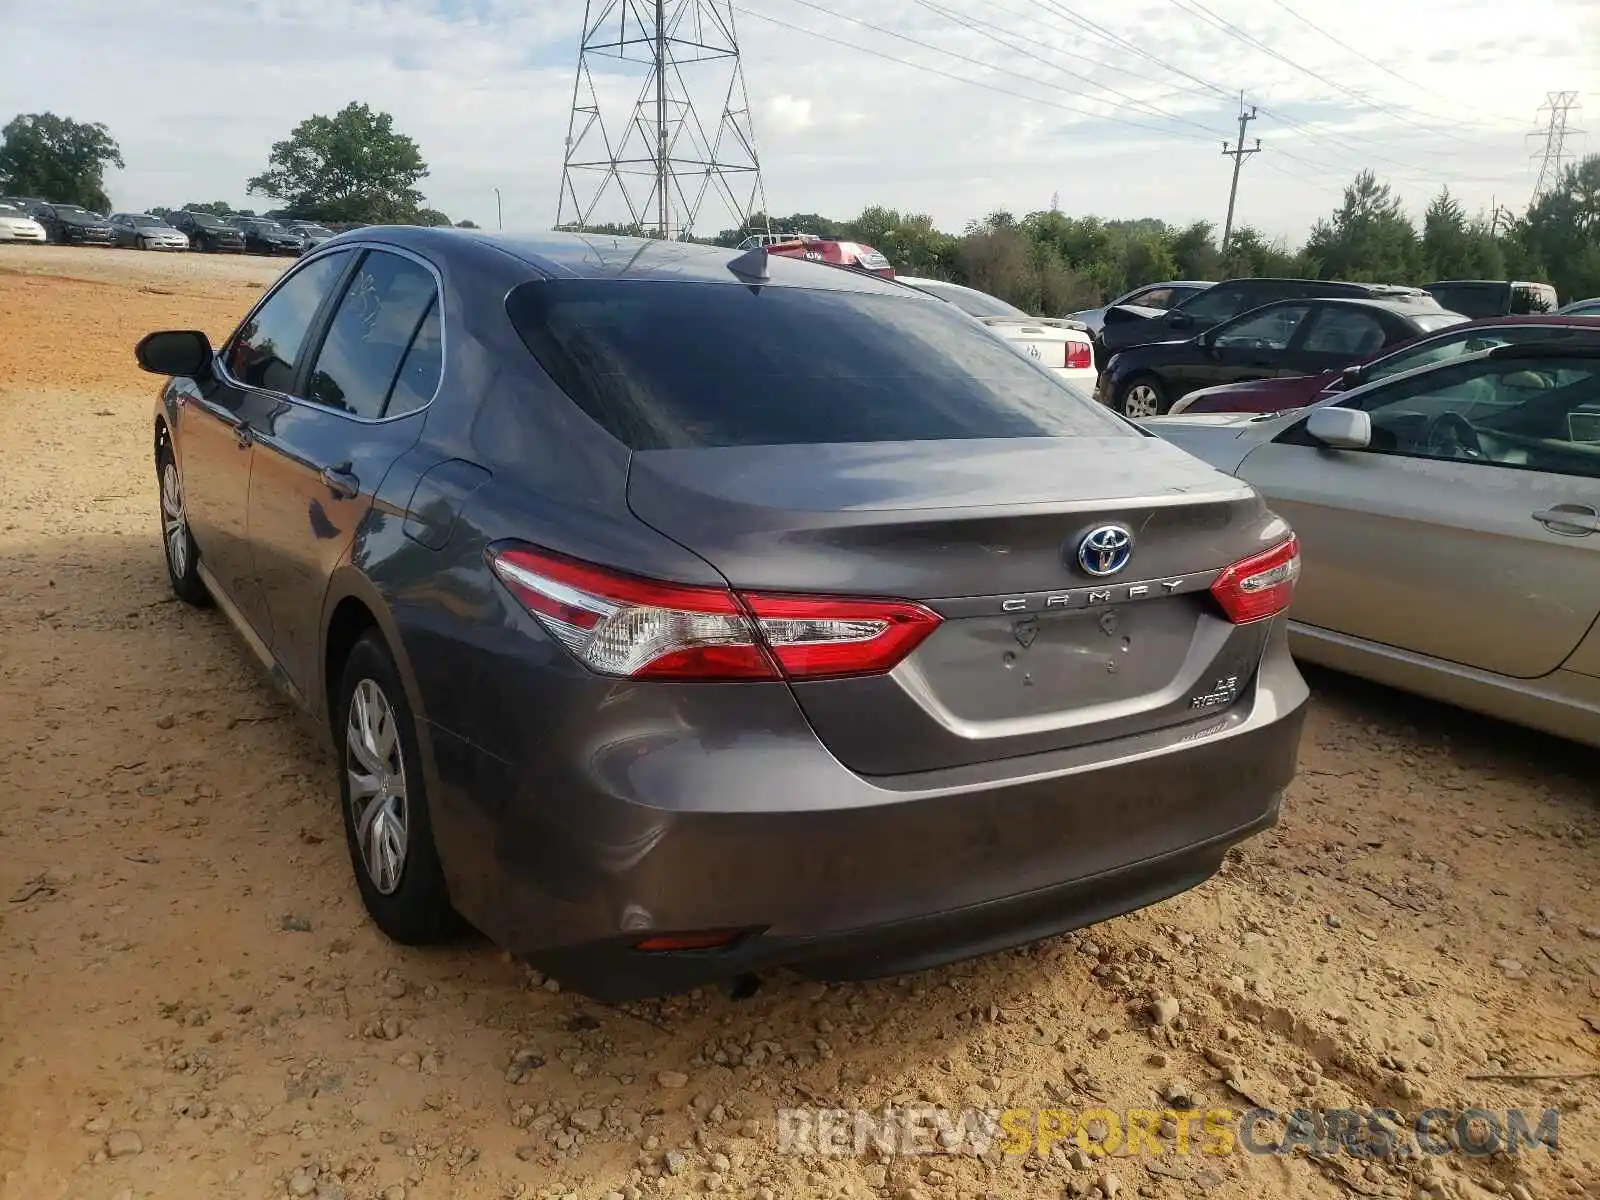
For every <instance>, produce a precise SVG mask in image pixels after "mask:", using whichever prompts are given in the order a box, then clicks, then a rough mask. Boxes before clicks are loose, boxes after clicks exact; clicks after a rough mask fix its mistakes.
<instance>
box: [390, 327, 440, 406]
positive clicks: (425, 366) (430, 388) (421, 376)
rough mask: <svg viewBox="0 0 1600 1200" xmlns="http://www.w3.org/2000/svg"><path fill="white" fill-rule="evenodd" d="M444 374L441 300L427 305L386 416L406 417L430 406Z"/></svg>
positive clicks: (401, 366)
mask: <svg viewBox="0 0 1600 1200" xmlns="http://www.w3.org/2000/svg"><path fill="white" fill-rule="evenodd" d="M443 374H444V341H443V336H442V334H441V332H440V327H439V302H438V301H437V300H435V301H434V302H433V303H432V304H430V305H428V312H427V315H426V316H424V317H423V318H422V324H420V325H418V326H417V332H416V336H415V337H413V338H412V339H411V348H410V349H408V350H407V351H406V356H405V358H403V359H401V360H400V370H399V371H398V372H397V373H396V375H395V378H394V386H393V387H392V388H391V389H390V391H389V403H388V405H387V406H386V407H385V408H384V410H383V415H384V416H386V417H398V416H403V415H404V414H406V413H408V412H415V411H416V410H417V409H419V408H422V407H424V406H425V405H427V403H428V402H429V401H430V400H432V399H433V394H434V392H436V391H438V390H439V379H440V377H441V376H442V375H443Z"/></svg>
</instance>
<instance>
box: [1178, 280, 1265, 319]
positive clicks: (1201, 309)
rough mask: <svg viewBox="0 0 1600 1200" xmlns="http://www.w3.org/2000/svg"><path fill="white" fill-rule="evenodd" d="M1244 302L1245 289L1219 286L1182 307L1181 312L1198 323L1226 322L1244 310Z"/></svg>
mask: <svg viewBox="0 0 1600 1200" xmlns="http://www.w3.org/2000/svg"><path fill="white" fill-rule="evenodd" d="M1244 300H1245V292H1244V289H1243V288H1237V287H1223V286H1221V285H1220V284H1219V285H1218V286H1217V287H1214V288H1212V289H1211V290H1210V291H1207V292H1202V293H1200V295H1198V296H1196V297H1195V298H1194V299H1193V300H1190V301H1189V302H1188V303H1187V304H1184V305H1182V307H1181V311H1182V312H1186V313H1188V314H1189V315H1190V316H1191V317H1193V318H1194V319H1195V320H1196V321H1211V322H1217V321H1226V320H1227V319H1228V318H1229V317H1231V316H1234V315H1236V314H1237V313H1239V312H1240V311H1242V310H1243V309H1244V307H1245V303H1244ZM1251 307H1254V305H1252V306H1251Z"/></svg>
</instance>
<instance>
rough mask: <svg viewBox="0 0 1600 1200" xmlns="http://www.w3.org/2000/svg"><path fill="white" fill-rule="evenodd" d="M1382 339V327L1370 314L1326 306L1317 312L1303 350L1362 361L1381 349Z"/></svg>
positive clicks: (1353, 309) (1330, 305)
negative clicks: (1360, 359)
mask: <svg viewBox="0 0 1600 1200" xmlns="http://www.w3.org/2000/svg"><path fill="white" fill-rule="evenodd" d="M1384 339H1385V335H1384V332H1383V325H1382V323H1381V322H1379V320H1378V318H1376V317H1375V316H1373V315H1372V314H1371V313H1369V312H1362V311H1361V310H1360V309H1359V308H1344V307H1342V306H1340V305H1334V304H1325V305H1323V306H1322V307H1321V308H1320V309H1319V310H1318V311H1317V315H1316V319H1315V320H1314V321H1313V322H1312V325H1311V329H1310V332H1308V333H1307V334H1306V340H1305V344H1304V346H1303V347H1302V349H1304V350H1306V351H1307V352H1308V353H1311V354H1338V355H1343V356H1345V357H1348V358H1365V357H1366V356H1367V355H1369V354H1376V353H1377V352H1378V351H1379V350H1381V349H1383V343H1384Z"/></svg>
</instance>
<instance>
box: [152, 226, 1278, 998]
mask: <svg viewBox="0 0 1600 1200" xmlns="http://www.w3.org/2000/svg"><path fill="white" fill-rule="evenodd" d="M138 357H139V361H140V363H141V364H142V365H143V366H144V367H145V368H146V369H147V370H150V371H153V372H155V373H157V374H160V375H164V376H169V377H170V379H169V380H168V381H167V382H166V383H165V385H164V386H163V387H162V389H161V393H160V396H159V400H158V403H157V404H156V406H155V411H154V416H153V422H152V428H151V436H152V443H151V444H152V450H153V454H154V462H155V469H156V475H157V478H158V481H159V497H160V509H161V517H162V522H163V531H164V543H165V547H166V561H167V568H168V571H169V573H170V575H171V581H172V586H173V589H174V591H175V592H176V593H177V594H178V596H180V597H181V598H183V599H184V600H186V601H189V602H191V603H194V604H205V603H210V602H215V604H216V605H217V606H218V607H219V608H220V609H221V610H222V612H223V613H224V614H225V615H226V616H227V617H228V619H229V620H230V621H231V622H232V623H233V624H234V625H235V626H237V628H238V630H239V632H240V634H241V635H242V637H243V639H244V640H245V642H246V643H247V644H248V645H249V646H250V648H251V649H252V650H253V651H254V652H255V653H256V654H257V655H258V656H259V657H260V658H261V660H262V661H263V663H264V664H265V665H266V667H267V668H268V670H269V671H270V672H271V674H272V676H273V677H274V679H275V680H276V681H277V682H278V684H279V685H280V686H281V687H282V688H283V689H284V690H285V691H286V692H287V693H288V694H289V695H290V696H292V697H293V698H294V699H295V700H296V701H297V702H298V703H299V704H300V705H302V706H303V707H304V708H305V709H306V710H307V711H308V712H309V713H310V714H311V715H312V716H313V717H314V718H315V719H316V720H317V722H318V723H319V724H320V725H321V726H322V727H323V728H325V729H326V731H327V734H328V735H329V737H330V738H331V741H332V744H333V746H334V748H335V750H336V752H337V755H338V763H339V787H340V792H341V798H342V808H343V812H344V822H345V831H346V834H347V837H348V841H349V847H350V861H351V864H352V866H353V868H354V873H355V878H356V883H357V886H358V887H359V889H360V893H361V897H362V900H363V901H364V902H365V905H366V907H367V910H368V912H369V913H370V914H371V916H372V919H373V920H374V921H375V922H376V923H377V925H378V926H379V927H380V928H381V929H383V931H384V932H385V933H387V934H388V935H389V936H390V937H392V938H394V939H396V940H398V941H400V942H403V943H408V944H417V943H424V942H430V941H435V940H438V939H441V938H444V937H447V936H448V935H449V934H450V933H451V932H452V931H453V930H454V929H455V928H456V926H457V923H458V921H459V920H462V919H464V920H466V921H468V922H470V923H471V924H472V925H474V926H476V927H478V928H479V929H481V930H482V931H483V932H485V933H486V934H488V935H489V936H490V937H491V938H493V939H494V940H495V941H497V942H498V943H499V944H500V945H502V946H503V947H505V948H506V949H508V950H510V951H512V952H513V953H516V954H519V955H524V956H527V957H528V958H530V959H532V960H533V961H534V962H536V963H538V964H540V965H541V966H543V967H544V968H545V969H547V970H549V971H551V972H552V973H554V974H555V975H556V976H557V977H558V978H561V979H563V980H565V981H566V982H568V983H569V984H570V985H572V986H574V987H576V988H578V989H580V990H583V991H586V992H588V993H589V994H591V995H593V996H596V997H599V998H602V999H618V998H625V997H631V996H639V995H647V994H655V993H661V992H665V991H671V990H675V989H679V988H684V987H688V986H693V985H695V984H698V983H701V982H705V981H710V980H715V979H719V978H725V977H731V976H736V975H741V974H744V973H746V972H750V971H754V970H759V969H762V968H766V967H774V966H779V965H788V966H793V967H796V968H798V969H800V970H803V971H805V972H807V973H809V974H812V975H816V976H821V977H826V978H862V977H869V976H875V975H884V974H892V973H897V972H901V971H906V970H911V969H916V968H921V967H926V966H930V965H933V964H936V963H941V962H946V961H950V960H953V959H957V958H961V957H965V956H969V955H975V954H980V953H983V952H987V951H991V950H995V949H999V948H1001V947H1006V946H1013V945H1018V944H1022V943H1025V942H1028V941H1032V940H1034V939H1037V938H1041V937H1045V936H1048V935H1050V934H1054V933H1058V932H1060V931H1062V930H1066V929H1070V928H1073V927H1076V926H1081V925H1083V924H1086V923H1088V922H1092V921H1098V920H1101V919H1103V918H1106V917H1109V916H1112V915H1114V914H1116V913H1121V912H1125V911H1128V910H1130V909H1134V908H1137V907H1139V906H1141V905H1145V904H1149V903H1152V902H1153V901H1156V900H1159V899H1161V898H1163V897H1165V896H1170V895H1172V894H1174V893H1176V892H1179V891H1182V890H1183V889H1185V888H1188V887H1190V886H1192V885H1194V884H1196V883H1198V882H1200V881H1201V880H1203V879H1205V878H1206V877H1207V876H1209V875H1210V874H1211V873H1212V872H1214V871H1215V870H1216V869H1217V867H1218V864H1219V863H1220V862H1221V860H1222V856H1223V853H1224V852H1225V851H1226V850H1227V848H1228V847H1229V846H1231V845H1233V844H1234V843H1236V842H1238V841H1240V840H1241V839H1243V838H1246V837H1248V836H1249V835H1251V834H1253V833H1255V832H1258V831H1260V830H1262V829H1265V828H1266V827H1268V826H1269V825H1271V824H1272V823H1273V821H1274V820H1275V819H1276V817H1277V813H1278V804H1279V798H1280V796H1281V795H1282V792H1283V789H1284V787H1285V786H1286V785H1287V784H1288V782H1289V780H1290V778H1291V776H1292V775H1293V773H1294V765H1295V754H1296V748H1297V743H1298V741H1299V737H1300V727H1301V722H1302V718H1303V712H1304V705H1305V701H1306V689H1305V686H1304V684H1303V682H1302V680H1301V678H1300V676H1299V675H1298V674H1297V672H1296V670H1295V667H1294V665H1293V663H1292V661H1291V660H1290V657H1289V654H1288V651H1287V648H1286V640H1285V617H1284V610H1285V608H1286V607H1287V606H1288V604H1289V600H1290V597H1291V594H1292V592H1293V589H1294V585H1295V580H1296V577H1297V574H1298V571H1299V557H1298V547H1297V543H1296V541H1295V539H1294V536H1293V535H1292V533H1291V532H1290V530H1289V528H1288V526H1287V525H1286V524H1285V523H1284V522H1283V521H1282V520H1281V519H1280V518H1278V517H1277V516H1275V515H1274V514H1273V513H1272V512H1271V511H1269V510H1268V509H1267V508H1266V507H1265V505H1264V504H1263V502H1262V500H1261V498H1260V497H1259V496H1258V495H1257V494H1256V493H1255V491H1254V490H1252V489H1251V488H1250V487H1249V486H1248V485H1246V484H1244V483H1241V482H1240V481H1239V480H1236V479H1233V478H1230V477H1229V476H1228V475H1226V474H1224V473H1222V472H1220V471H1217V470H1214V469H1213V468H1211V467H1209V466H1206V465H1205V464H1203V463H1202V462H1200V461H1199V460H1198V459H1195V458H1193V457H1191V456H1189V455H1188V454H1186V453H1184V452H1183V451H1181V450H1179V449H1177V448H1176V447H1174V446H1172V445H1171V444H1169V443H1168V442H1165V441H1163V440H1162V439H1160V438H1157V437H1154V436H1152V435H1150V434H1148V433H1145V432H1143V431H1141V430H1139V429H1137V428H1136V427H1134V426H1132V425H1130V424H1129V423H1127V422H1126V421H1124V420H1122V419H1121V418H1119V417H1117V416H1115V415H1113V414H1111V413H1109V412H1107V411H1105V410H1104V409H1102V408H1100V407H1099V406H1097V405H1096V404H1094V403H1093V402H1092V401H1091V400H1089V399H1088V398H1087V397H1086V396H1084V395H1082V394H1081V393H1080V392H1078V391H1076V390H1074V389H1073V388H1072V387H1071V386H1070V385H1068V384H1066V383H1063V382H1062V381H1060V380H1059V379H1057V378H1056V377H1055V376H1054V375H1053V374H1052V373H1051V372H1050V371H1049V370H1047V369H1045V368H1044V367H1041V366H1038V365H1037V364H1035V363H1033V362H1032V361H1030V360H1029V359H1027V358H1025V357H1023V356H1022V355H1019V354H1017V353H1016V352H1015V351H1014V350H1012V349H1011V348H1010V347H1008V346H1007V345H1006V344H1005V343H1003V342H1001V341H999V340H998V339H996V338H994V337H993V336H992V335H991V334H990V333H988V332H987V331H986V330H984V329H983V328H982V327H981V326H979V325H977V324H976V323H974V322H973V321H971V320H970V319H969V318H967V317H966V316H965V315H963V314H962V313H960V312H958V311H957V310H956V309H954V308H952V307H951V306H950V305H948V304H945V303H943V302H942V301H939V300H935V299H932V298H930V297H927V296H923V295H921V294H919V293H917V292H915V291H913V290H912V289H910V288H907V287H903V286H901V285H899V284H896V283H894V282H893V281H890V280H885V279H880V278H877V277H875V276H870V275H866V274H862V273H859V272H852V271H848V270H844V269H840V268H835V267H830V266H827V265H822V264H817V263H811V262H806V261H803V260H796V259H790V258H784V257H776V256H775V257H771V258H769V257H768V256H767V255H766V253H765V252H764V251H761V250H755V251H746V252H738V251H729V250H721V249H716V248H712V247H705V246H696V245H689V244H683V243H673V242H649V241H638V240H631V239H621V238H610V237H581V236H576V235H566V234H548V235H541V236H534V237H511V236H494V235H489V234H483V233H479V232H476V231H467V230H436V229H414V228H367V229H361V230H356V231H352V232H350V233H348V234H343V235H340V236H338V237H335V238H333V239H331V240H329V241H327V242H325V243H324V244H322V245H321V246H319V247H317V248H316V249H315V250H313V251H312V252H311V253H310V254H308V255H307V256H306V257H305V258H304V259H303V260H301V261H300V262H299V263H298V264H297V265H296V266H294V267H293V268H292V269H291V270H290V271H289V272H288V273H287V274H286V275H285V276H284V277H283V278H282V279H281V280H280V281H279V282H278V283H277V284H276V285H275V286H274V287H273V288H272V289H271V290H270V291H268V292H267V293H266V294H265V295H264V296H262V298H261V299H260V302H259V303H258V304H256V306H255V308H254V309H253V310H252V311H250V312H249V313H248V314H246V316H245V318H244V320H243V322H242V323H241V324H240V325H239V327H238V329H237V330H236V331H235V332H234V333H233V335H232V336H231V337H229V338H228V339H227V341H226V342H224V343H223V345H222V346H221V347H220V348H218V349H213V347H212V346H211V345H210V344H209V343H208V341H207V339H206V338H205V336H204V335H202V334H199V333H195V332H192V331H174V332H166V333H156V334H151V335H150V336H148V337H146V338H145V339H144V340H143V341H142V342H141V343H140V345H139V348H138Z"/></svg>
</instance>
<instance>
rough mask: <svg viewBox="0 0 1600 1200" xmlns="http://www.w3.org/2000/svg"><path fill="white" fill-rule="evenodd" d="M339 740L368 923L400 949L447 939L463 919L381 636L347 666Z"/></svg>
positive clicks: (348, 824) (351, 841) (347, 823)
mask: <svg viewBox="0 0 1600 1200" xmlns="http://www.w3.org/2000/svg"><path fill="white" fill-rule="evenodd" d="M334 742H335V746H336V748H337V751H338V757H339V807H340V809H341V810H342V812H343V814H344V833H345V842H346V844H347V846H348V848H349V851H350V868H351V870H352V871H353V872H354V873H355V877H356V886H357V888H358V889H359V890H360V892H361V903H362V904H363V905H364V906H365V907H366V910H367V915H368V916H370V917H371V918H372V922H373V924H375V925H376V926H377V927H378V928H379V929H381V930H382V931H383V932H384V934H385V935H387V936H388V937H389V938H390V939H392V940H393V941H396V942H399V943H400V944H401V945H405V946H426V945H433V944H436V943H438V942H442V941H446V940H448V939H449V938H450V937H451V936H452V935H454V934H455V933H456V932H457V930H458V929H459V928H460V918H459V917H457V916H456V912H455V909H454V908H453V907H452V906H451V904H450V892H449V889H448V888H447V887H446V885H445V880H444V868H443V867H442V866H441V865H440V863H439V852H438V850H437V848H436V847H435V845H434V840H433V822H432V819H431V815H430V813H429V809H428V797H427V785H426V783H425V782H424V780H423V775H422V754H421V751H420V749H419V748H418V744H417V733H416V719H415V718H414V717H413V716H412V713H411V706H410V704H409V703H407V701H406V692H405V688H404V687H403V686H402V685H401V682H400V672H399V670H398V668H396V666H395V663H394V657H393V655H391V654H390V653H389V648H388V646H387V645H386V644H385V643H384V641H383V638H382V637H381V636H380V635H379V634H378V633H377V631H376V630H372V631H369V632H368V633H366V634H365V635H364V636H362V637H361V638H360V639H359V640H358V641H357V642H356V644H355V646H354V647H352V648H351V650H350V656H349V657H348V658H347V659H346V660H345V664H344V672H343V675H342V677H341V679H340V683H339V701H338V706H337V707H336V708H335V709H334ZM358 789H359V790H358ZM358 809H359V810H360V811H359V812H358Z"/></svg>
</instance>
